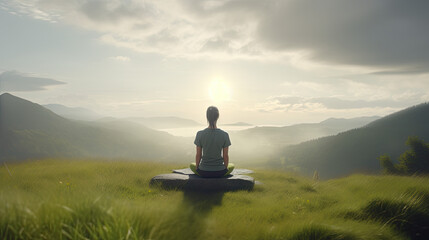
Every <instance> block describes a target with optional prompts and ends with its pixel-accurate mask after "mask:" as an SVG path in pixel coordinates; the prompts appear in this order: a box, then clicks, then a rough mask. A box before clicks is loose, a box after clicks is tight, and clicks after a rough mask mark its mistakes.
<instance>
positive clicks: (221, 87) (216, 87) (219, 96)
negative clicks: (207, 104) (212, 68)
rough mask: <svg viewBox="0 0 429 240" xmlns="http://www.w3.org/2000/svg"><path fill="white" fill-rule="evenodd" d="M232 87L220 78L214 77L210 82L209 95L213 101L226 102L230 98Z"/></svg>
mask: <svg viewBox="0 0 429 240" xmlns="http://www.w3.org/2000/svg"><path fill="white" fill-rule="evenodd" d="M231 95H232V89H231V87H230V86H229V85H228V84H227V83H226V82H225V81H222V80H219V79H214V80H213V81H212V82H211V83H210V87H209V96H210V99H211V100H212V101H214V102H226V101H230V100H231Z"/></svg>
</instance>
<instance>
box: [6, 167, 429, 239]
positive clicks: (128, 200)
mask: <svg viewBox="0 0 429 240" xmlns="http://www.w3.org/2000/svg"><path fill="white" fill-rule="evenodd" d="M8 167H9V169H10V172H11V175H12V176H10V175H9V173H8V172H7V170H6V168H5V167H4V166H3V165H2V166H1V167H0V239H386V240H387V239H428V238H429V227H428V225H429V177H400V176H367V175H353V176H350V177H347V178H341V179H334V180H329V181H321V182H315V181H313V180H312V179H309V178H305V177H301V176H298V175H294V174H290V173H285V172H280V171H273V170H260V169H255V173H254V174H252V176H253V177H255V179H256V180H258V181H260V182H262V184H260V185H256V186H255V189H254V190H253V191H237V192H226V193H192V192H182V191H167V190H162V189H158V188H151V187H150V186H149V180H150V179H151V177H153V176H155V175H157V174H161V173H168V172H170V171H171V169H174V168H182V167H185V166H180V165H166V164H158V163H147V162H130V161H98V160H87V161H85V160H82V161H66V160H43V161H35V162H27V163H21V164H9V165H8Z"/></svg>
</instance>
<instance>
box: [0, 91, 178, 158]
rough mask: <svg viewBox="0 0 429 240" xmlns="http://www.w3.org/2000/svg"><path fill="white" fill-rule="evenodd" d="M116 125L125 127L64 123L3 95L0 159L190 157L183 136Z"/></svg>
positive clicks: (39, 109)
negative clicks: (182, 139)
mask: <svg viewBox="0 0 429 240" xmlns="http://www.w3.org/2000/svg"><path fill="white" fill-rule="evenodd" d="M116 125H121V127H119V126H115V127H110V126H108V125H106V124H99V125H97V124H94V123H89V122H82V121H72V120H69V119H65V118H63V117H60V116H58V115H56V114H55V113H53V112H52V111H50V110H48V109H46V108H44V107H42V106H40V105H38V104H35V103H32V102H30V101H27V100H24V99H21V98H18V97H15V96H13V95H11V94H7V93H5V94H2V95H1V96H0V133H1V136H2V137H1V138H0V152H1V153H2V154H1V155H0V160H1V161H17V160H25V159H37V158H46V157H74V158H80V157H93V158H98V157H102V158H131V159H154V158H156V159H163V160H170V161H180V159H184V157H185V156H186V150H184V149H186V148H184V147H183V145H184V144H183V143H181V141H180V138H176V137H173V136H171V135H169V134H167V133H164V132H159V131H155V130H152V129H149V128H145V127H143V126H140V125H131V124H128V123H124V122H122V123H118V124H116ZM124 129H126V130H124ZM165 149H169V151H164V150H165ZM173 159H174V160H173Z"/></svg>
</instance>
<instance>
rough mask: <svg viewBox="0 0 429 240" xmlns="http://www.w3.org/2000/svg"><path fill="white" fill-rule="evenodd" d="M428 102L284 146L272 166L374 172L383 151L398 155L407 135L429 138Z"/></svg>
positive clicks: (325, 174)
mask: <svg viewBox="0 0 429 240" xmlns="http://www.w3.org/2000/svg"><path fill="white" fill-rule="evenodd" d="M428 123H429V104H428V103H423V104H420V105H418V106H414V107H411V108H407V109H405V110H402V111H399V112H396V113H394V114H391V115H388V116H386V117H383V118H381V119H378V120H376V121H373V122H371V123H369V124H368V125H366V126H364V127H361V128H358V129H353V130H349V131H346V132H342V133H339V134H337V135H335V136H329V137H323V138H320V139H316V140H311V141H308V142H304V143H301V144H298V145H293V146H289V147H286V148H285V149H284V150H283V153H282V156H283V159H282V160H281V161H279V160H276V161H273V162H271V164H272V166H276V167H282V168H294V169H300V170H301V171H302V172H304V173H307V174H312V173H313V172H314V171H315V170H317V171H318V172H319V174H320V176H321V177H322V178H332V177H338V176H343V175H348V174H351V173H354V172H370V173H376V172H378V171H379V170H380V164H379V161H378V160H377V157H379V156H380V155H382V154H388V155H390V156H391V157H392V159H397V158H398V157H399V155H400V154H401V153H403V152H404V151H405V150H406V149H407V147H406V146H405V141H406V140H407V138H408V137H409V136H418V137H420V138H421V139H423V140H425V141H428V140H429V124H428Z"/></svg>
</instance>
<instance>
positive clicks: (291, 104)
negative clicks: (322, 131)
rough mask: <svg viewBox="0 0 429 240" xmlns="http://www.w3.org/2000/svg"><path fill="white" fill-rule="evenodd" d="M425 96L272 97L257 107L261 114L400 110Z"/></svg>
mask: <svg viewBox="0 0 429 240" xmlns="http://www.w3.org/2000/svg"><path fill="white" fill-rule="evenodd" d="M422 97H425V96H423V95H414V96H409V98H408V99H407V100H394V99H380V100H350V99H341V98H337V97H318V98H303V97H295V96H272V97H269V98H268V99H267V101H265V102H263V103H259V104H257V105H256V106H255V108H254V109H255V110H257V111H261V112H320V111H322V112H323V111H329V110H342V111H349V110H356V109H371V108H388V109H400V108H405V107H409V106H411V105H415V104H418V103H421V99H422Z"/></svg>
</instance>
